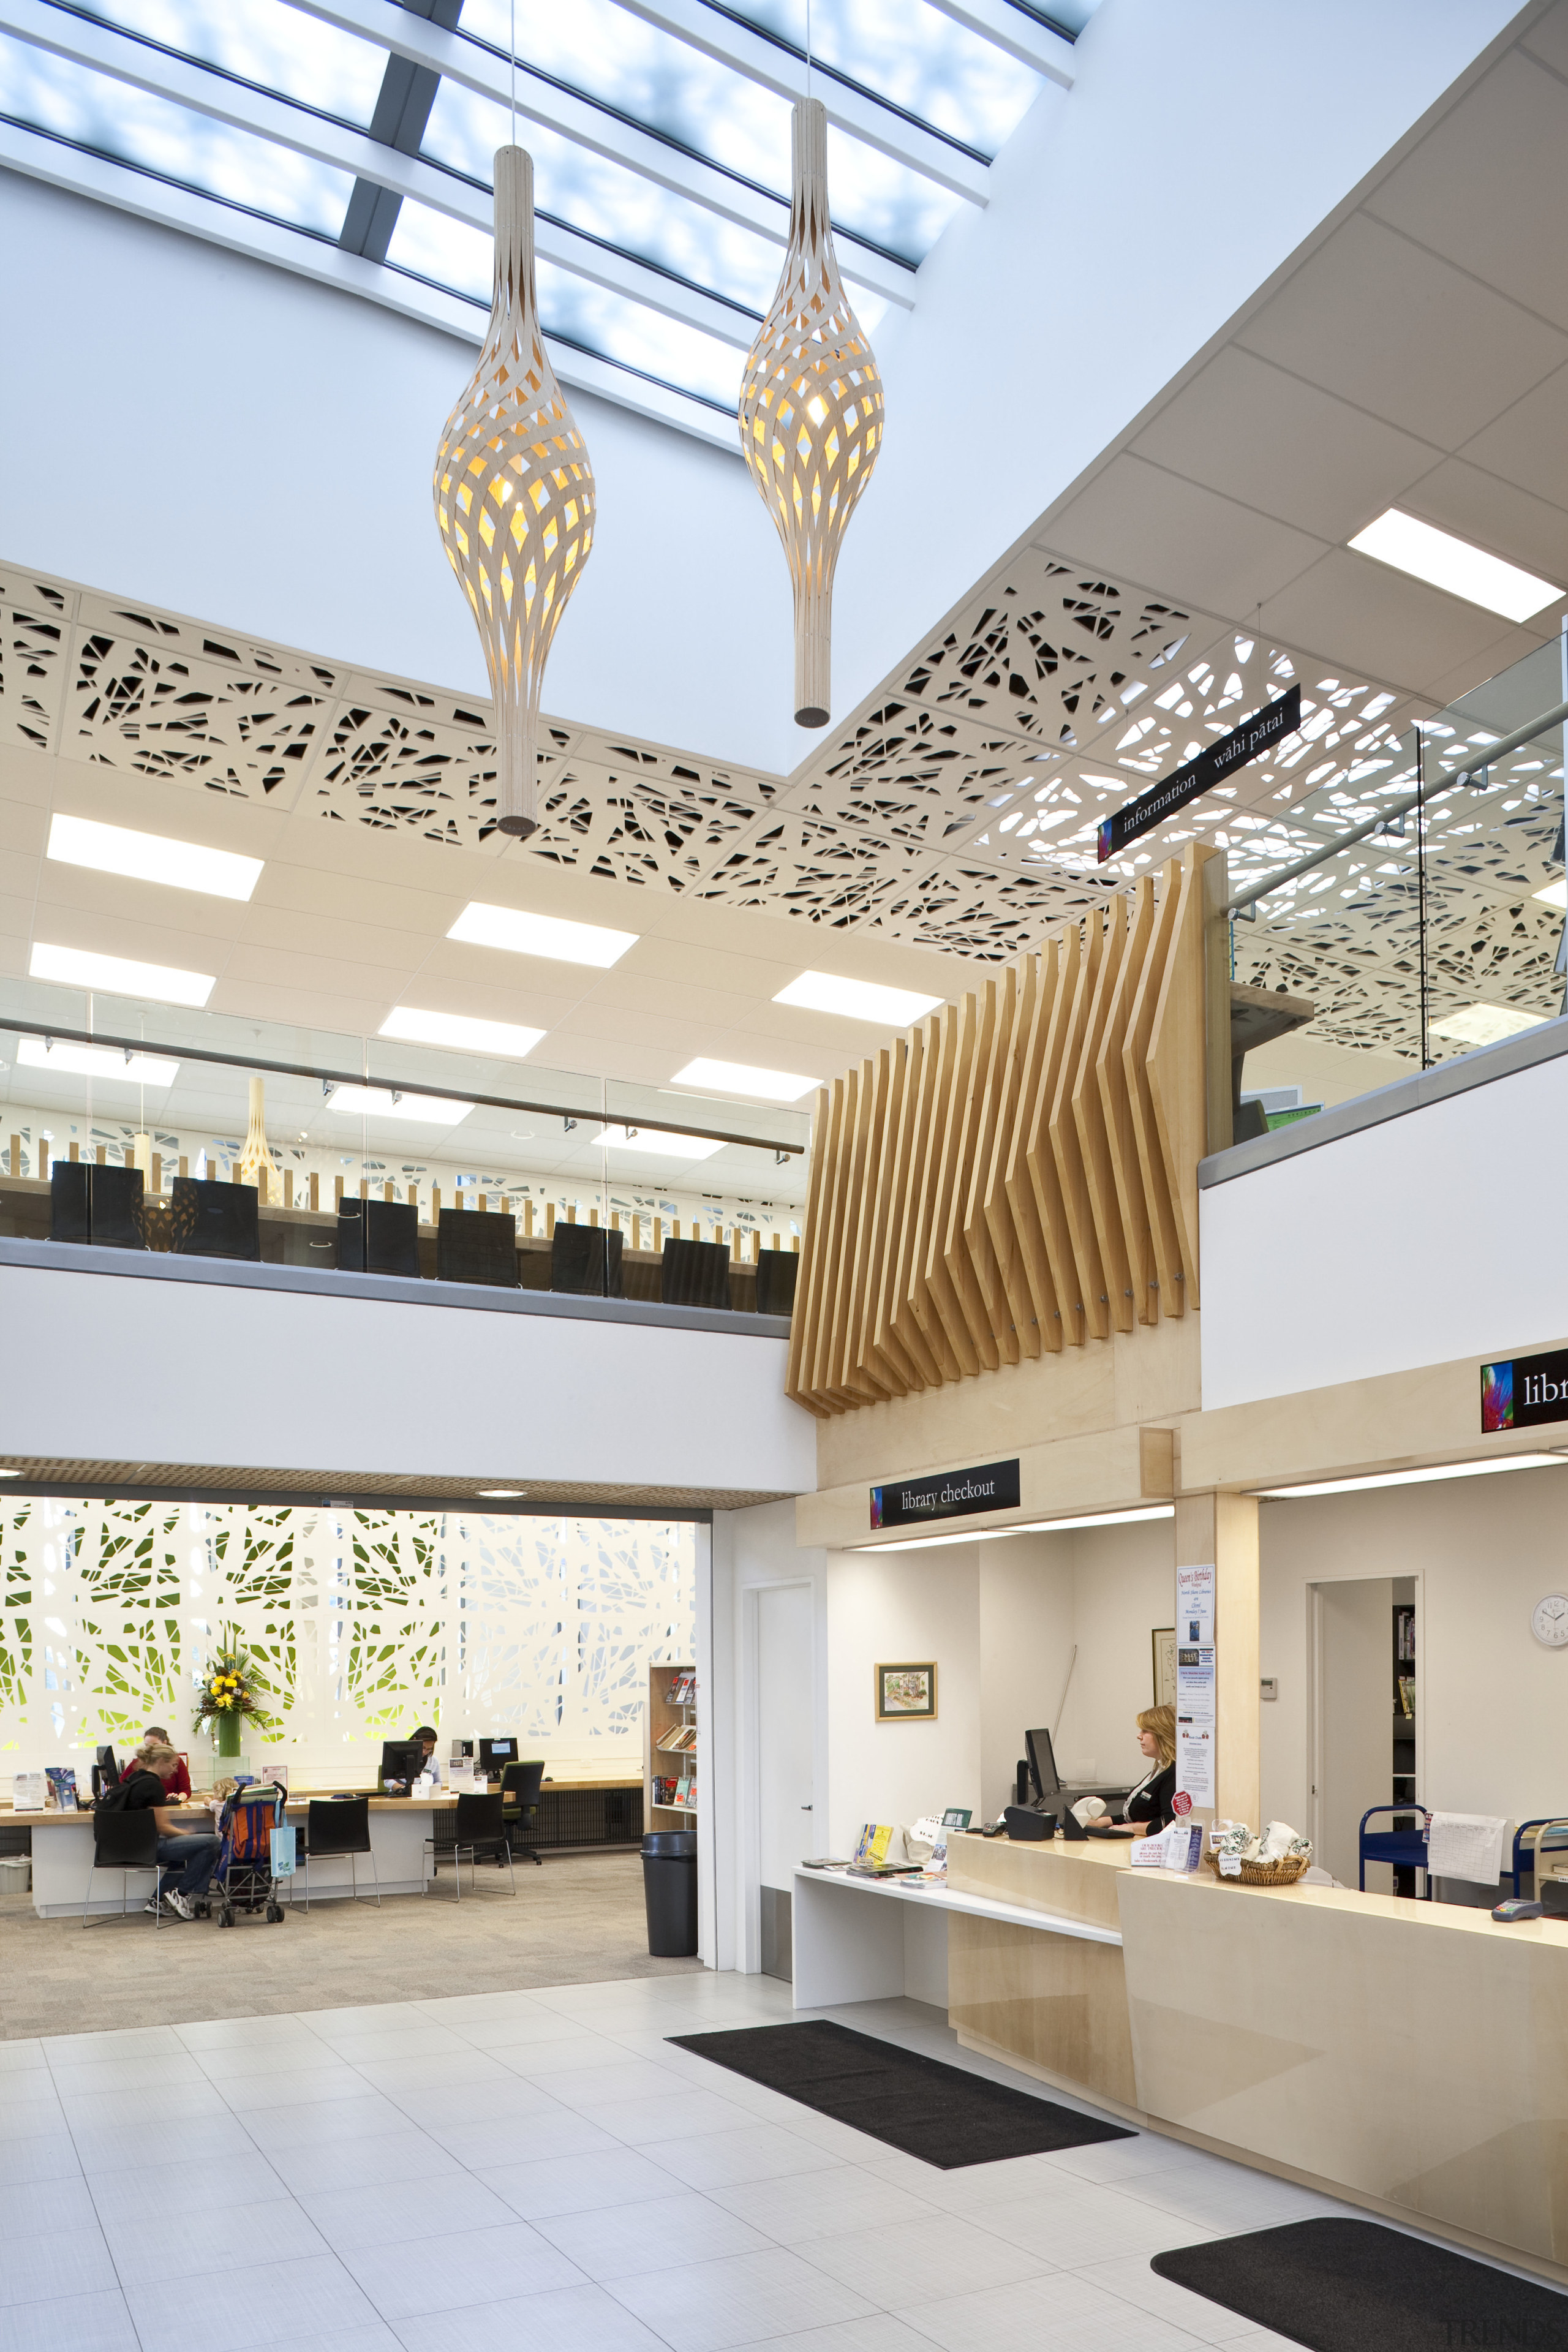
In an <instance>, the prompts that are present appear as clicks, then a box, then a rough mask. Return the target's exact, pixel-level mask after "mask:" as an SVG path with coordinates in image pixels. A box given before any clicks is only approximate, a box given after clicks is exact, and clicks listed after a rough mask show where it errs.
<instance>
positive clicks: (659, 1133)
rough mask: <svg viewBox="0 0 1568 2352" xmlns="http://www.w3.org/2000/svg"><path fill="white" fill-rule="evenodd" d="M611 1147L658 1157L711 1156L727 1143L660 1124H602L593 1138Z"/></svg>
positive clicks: (654, 1157) (614, 1149) (703, 1157)
mask: <svg viewBox="0 0 1568 2352" xmlns="http://www.w3.org/2000/svg"><path fill="white" fill-rule="evenodd" d="M591 1140H592V1141H593V1142H594V1143H596V1144H598V1143H602V1144H604V1145H605V1146H606V1148H607V1149H608V1150H611V1151H643V1152H647V1154H648V1155H649V1157H650V1158H652V1159H655V1160H711V1159H712V1157H713V1154H714V1153H715V1152H716V1151H722V1150H723V1149H724V1146H723V1144H722V1143H721V1141H720V1139H719V1138H718V1137H717V1136H712V1135H670V1134H668V1133H667V1132H666V1130H665V1129H663V1128H658V1127H602V1128H601V1129H599V1132H598V1134H597V1135H595V1136H594V1137H592V1138H591Z"/></svg>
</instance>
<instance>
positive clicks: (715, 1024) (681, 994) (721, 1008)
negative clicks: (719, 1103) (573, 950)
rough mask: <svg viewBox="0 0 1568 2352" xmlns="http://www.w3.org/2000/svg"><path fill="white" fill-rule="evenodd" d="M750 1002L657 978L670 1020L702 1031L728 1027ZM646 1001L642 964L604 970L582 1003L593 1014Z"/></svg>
mask: <svg viewBox="0 0 1568 2352" xmlns="http://www.w3.org/2000/svg"><path fill="white" fill-rule="evenodd" d="M782 984H783V983H782V982H781V985H782ZM752 1002H753V999H752V997H751V996H749V995H746V996H742V995H738V994H736V993H734V992H731V991H727V990H723V989H718V988H701V987H699V986H697V985H696V984H695V983H694V982H689V981H676V980H670V979H668V977H666V978H664V979H661V981H660V982H659V989H658V1003H659V1008H660V1010H661V1012H663V1013H666V1014H668V1016H669V1018H670V1019H672V1020H676V1021H689V1022H690V1023H691V1024H693V1027H694V1028H697V1027H700V1028H702V1029H703V1030H704V1031H719V1030H723V1029H728V1028H730V1027H731V1026H732V1024H734V1023H735V1022H737V1021H739V1020H741V1019H742V1016H743V1015H744V1014H745V1013H748V1012H750V1010H751V1007H752ZM647 1003H648V973H647V968H646V966H642V967H639V969H638V970H637V971H627V972H622V971H620V970H619V968H618V967H617V969H616V971H607V972H605V975H604V977H603V978H602V979H601V981H600V982H599V984H598V986H597V987H596V988H595V990H594V991H593V992H592V993H591V994H590V995H589V996H587V997H585V998H584V1005H586V1006H590V1007H592V1009H593V1011H594V1013H595V1017H596V1018H597V1017H603V1016H607V1015H608V1014H610V1013H616V1012H618V1011H623V1010H624V1011H626V1012H628V1013H630V1012H637V1011H646V1009H647ZM697 1050H698V1049H697V1048H696V1047H695V1046H694V1047H693V1048H692V1051H693V1052H696V1051H697ZM702 1050H704V1051H706V1050H707V1049H706V1048H703V1049H702ZM689 1058H690V1056H688V1059H689Z"/></svg>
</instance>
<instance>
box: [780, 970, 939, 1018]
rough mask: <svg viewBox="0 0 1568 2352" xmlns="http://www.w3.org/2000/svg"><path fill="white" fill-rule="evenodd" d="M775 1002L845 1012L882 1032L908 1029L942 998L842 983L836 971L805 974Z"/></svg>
mask: <svg viewBox="0 0 1568 2352" xmlns="http://www.w3.org/2000/svg"><path fill="white" fill-rule="evenodd" d="M773 1003H775V1004H795V1005H798V1006H799V1007H800V1008H801V1010H802V1011H803V1012H805V1013H845V1014H846V1015H847V1017H848V1019H850V1020H851V1021H874V1022H875V1023H876V1024H877V1026H878V1028H879V1029H907V1028H908V1027H909V1025H910V1022H911V1021H919V1020H921V1018H922V1017H923V1016H924V1015H925V1014H926V1013H931V1012H934V1011H935V1009H936V1007H937V1006H938V1005H939V1004H940V1003H942V998H941V997H940V996H917V995H916V994H915V992H914V991H913V990H912V989H910V988H883V987H881V986H880V985H879V982H876V981H874V980H843V979H841V978H840V977H839V975H838V974H837V972H833V971H803V972H802V973H801V975H800V978H799V979H798V980H792V981H791V982H790V984H789V986H788V987H787V988H781V989H780V991H779V992H778V994H777V995H776V996H775V997H774V999H773Z"/></svg>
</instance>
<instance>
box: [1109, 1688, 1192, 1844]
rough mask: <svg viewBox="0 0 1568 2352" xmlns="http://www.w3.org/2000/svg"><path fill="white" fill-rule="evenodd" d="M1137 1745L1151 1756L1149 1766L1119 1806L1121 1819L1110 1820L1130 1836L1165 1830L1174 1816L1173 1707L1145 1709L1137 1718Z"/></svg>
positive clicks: (1117, 1828) (1174, 1714)
mask: <svg viewBox="0 0 1568 2352" xmlns="http://www.w3.org/2000/svg"><path fill="white" fill-rule="evenodd" d="M1138 1745H1139V1747H1140V1748H1142V1750H1143V1753H1144V1756H1145V1757H1146V1758H1147V1759H1149V1769H1148V1770H1147V1771H1146V1772H1145V1773H1144V1775H1143V1778H1142V1780H1140V1781H1139V1783H1138V1786H1137V1787H1136V1788H1135V1789H1134V1790H1132V1792H1131V1795H1130V1796H1129V1797H1127V1798H1126V1799H1125V1800H1124V1801H1123V1802H1122V1804H1121V1807H1120V1811H1121V1820H1120V1821H1118V1822H1112V1823H1111V1827H1112V1828H1114V1829H1116V1830H1119V1831H1121V1832H1122V1833H1123V1834H1124V1835H1125V1836H1128V1837H1147V1836H1148V1835H1149V1833H1150V1832H1151V1831H1152V1830H1163V1828H1165V1826H1166V1824H1167V1823H1168V1822H1171V1821H1173V1819H1174V1815H1173V1812H1172V1811H1171V1800H1172V1799H1173V1796H1174V1795H1175V1793H1176V1710H1175V1708H1174V1707H1173V1706H1146V1707H1145V1708H1144V1710H1143V1712H1142V1715H1141V1716H1140V1717H1138Z"/></svg>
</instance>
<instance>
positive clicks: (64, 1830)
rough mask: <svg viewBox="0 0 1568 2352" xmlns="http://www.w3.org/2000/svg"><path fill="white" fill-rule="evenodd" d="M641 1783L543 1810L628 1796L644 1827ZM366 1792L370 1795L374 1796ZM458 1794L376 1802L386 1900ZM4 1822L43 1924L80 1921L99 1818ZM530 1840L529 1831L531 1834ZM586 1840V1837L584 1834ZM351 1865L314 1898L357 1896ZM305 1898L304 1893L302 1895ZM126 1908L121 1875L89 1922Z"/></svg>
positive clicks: (198, 1825)
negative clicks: (28, 1859)
mask: <svg viewBox="0 0 1568 2352" xmlns="http://www.w3.org/2000/svg"><path fill="white" fill-rule="evenodd" d="M641 1788H642V1782H641V1780H640V1779H638V1780H632V1779H625V1778H623V1779H619V1780H565V1781H559V1782H552V1781H548V1780H547V1781H546V1782H545V1784H544V1786H543V1788H542V1790H541V1791H540V1796H541V1801H542V1805H541V1810H542V1812H543V1811H545V1810H546V1809H547V1807H548V1803H549V1800H550V1799H551V1798H552V1796H553V1795H557V1794H562V1795H565V1794H566V1793H567V1792H570V1794H571V1796H572V1798H573V1799H575V1798H576V1792H578V1791H580V1790H581V1791H584V1793H587V1792H594V1791H605V1790H608V1791H612V1792H627V1793H625V1794H623V1795H622V1796H621V1799H620V1801H622V1802H623V1804H632V1803H634V1802H635V1809H636V1811H637V1819H638V1822H640V1819H641V1803H640V1794H639V1793H638V1792H640V1790H641ZM327 1793H328V1791H326V1790H314V1791H306V1790H301V1791H300V1794H299V1795H298V1796H294V1797H291V1798H290V1799H289V1805H288V1818H289V1820H290V1821H291V1822H297V1823H299V1824H300V1826H303V1824H304V1821H305V1817H306V1812H307V1810H308V1807H309V1804H310V1795H311V1794H314V1795H316V1796H318V1797H321V1796H325V1795H326V1794H327ZM361 1793H363V1794H366V1795H369V1793H370V1792H369V1791H368V1790H365V1791H362V1792H361ZM615 1801H616V1798H615V1796H611V1797H609V1798H605V1797H603V1796H601V1798H600V1808H601V1810H602V1809H603V1807H604V1806H605V1804H606V1803H614V1802H615ZM456 1804H457V1798H456V1797H455V1796H443V1795H437V1796H434V1797H379V1796H371V1798H370V1843H371V1853H372V1855H373V1857H374V1864H375V1875H376V1878H377V1879H379V1881H380V1885H381V1892H382V1893H383V1894H384V1895H417V1894H418V1893H419V1892H420V1889H421V1887H422V1886H423V1885H424V1883H425V1840H426V1838H427V1837H429V1836H430V1835H431V1834H432V1828H433V1823H434V1822H435V1821H436V1820H437V1819H439V1818H440V1817H442V1816H444V1815H446V1814H447V1813H449V1812H450V1811H452V1809H453V1808H454V1806H455V1805H456ZM176 1810H177V1811H178V1815H179V1822H178V1826H179V1827H180V1829H181V1830H182V1831H185V1832H195V1833H198V1834H199V1833H202V1832H209V1831H210V1830H211V1829H212V1826H213V1816H212V1814H211V1813H209V1812H208V1811H206V1809H205V1806H200V1805H195V1806H193V1805H188V1804H187V1805H182V1806H180V1807H178V1808H177V1809H176ZM0 1822H3V1823H5V1825H6V1826H8V1827H10V1826H14V1827H16V1828H17V1829H30V1830H31V1832H32V1845H33V1908H34V1910H35V1911H36V1912H37V1915H38V1916H39V1918H41V1919H55V1918H62V1917H65V1916H68V1915H69V1914H70V1913H72V1912H74V1913H75V1914H76V1916H78V1917H80V1916H81V1908H82V1905H83V1903H84V1901H85V1900H86V1898H87V1892H88V1873H89V1869H90V1868H91V1865H92V1814H91V1812H90V1811H84V1812H76V1813H60V1812H41V1813H28V1812H16V1811H0ZM525 1834H526V1833H525ZM579 1834H581V1832H579ZM568 1842H569V1840H568V1839H567V1838H562V1837H560V1836H556V1837H553V1838H548V1839H545V1840H542V1839H540V1838H538V1837H533V1838H528V1839H527V1843H530V1844H541V1843H552V1844H553V1843H562V1844H564V1843H568ZM584 1842H585V1843H605V1839H604V1837H603V1834H602V1833H601V1834H600V1835H598V1836H589V1837H587V1838H585V1840H584ZM357 1866H358V1871H359V1891H360V1893H361V1895H364V1894H366V1893H367V1892H368V1891H369V1890H370V1887H371V1884H372V1880H371V1869H370V1864H369V1863H368V1862H367V1861H366V1860H365V1859H364V1858H363V1856H362V1857H361V1859H360V1862H359V1864H358V1865H357ZM349 1871H350V1865H349V1863H348V1860H347V1858H346V1857H339V1856H335V1855H323V1856H322V1858H321V1861H320V1862H319V1863H318V1864H316V1865H315V1866H314V1868H313V1869H312V1871H311V1873H310V1900H311V1902H312V1903H317V1902H323V1903H324V1902H330V1901H331V1900H332V1899H333V1898H335V1897H336V1896H339V1895H348V1894H350V1893H352V1891H353V1890H352V1887H351V1885H350V1878H349ZM150 1884H151V1882H150V1881H146V1882H143V1881H142V1880H141V1879H133V1880H132V1885H133V1886H142V1889H143V1891H142V1896H141V1897H140V1898H139V1901H141V1900H145V1893H146V1887H147V1885H150ZM300 1892H301V1893H302V1892H303V1888H302V1887H301V1888H300ZM120 1907H121V1888H120V1876H119V1874H118V1873H117V1872H114V1873H107V1874H104V1875H102V1876H100V1877H99V1878H96V1879H95V1880H94V1881H93V1886H92V1902H91V1906H90V1910H89V1916H94V1915H96V1914H98V1913H100V1912H105V1913H106V1912H110V1911H118V1910H119V1909H120Z"/></svg>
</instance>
